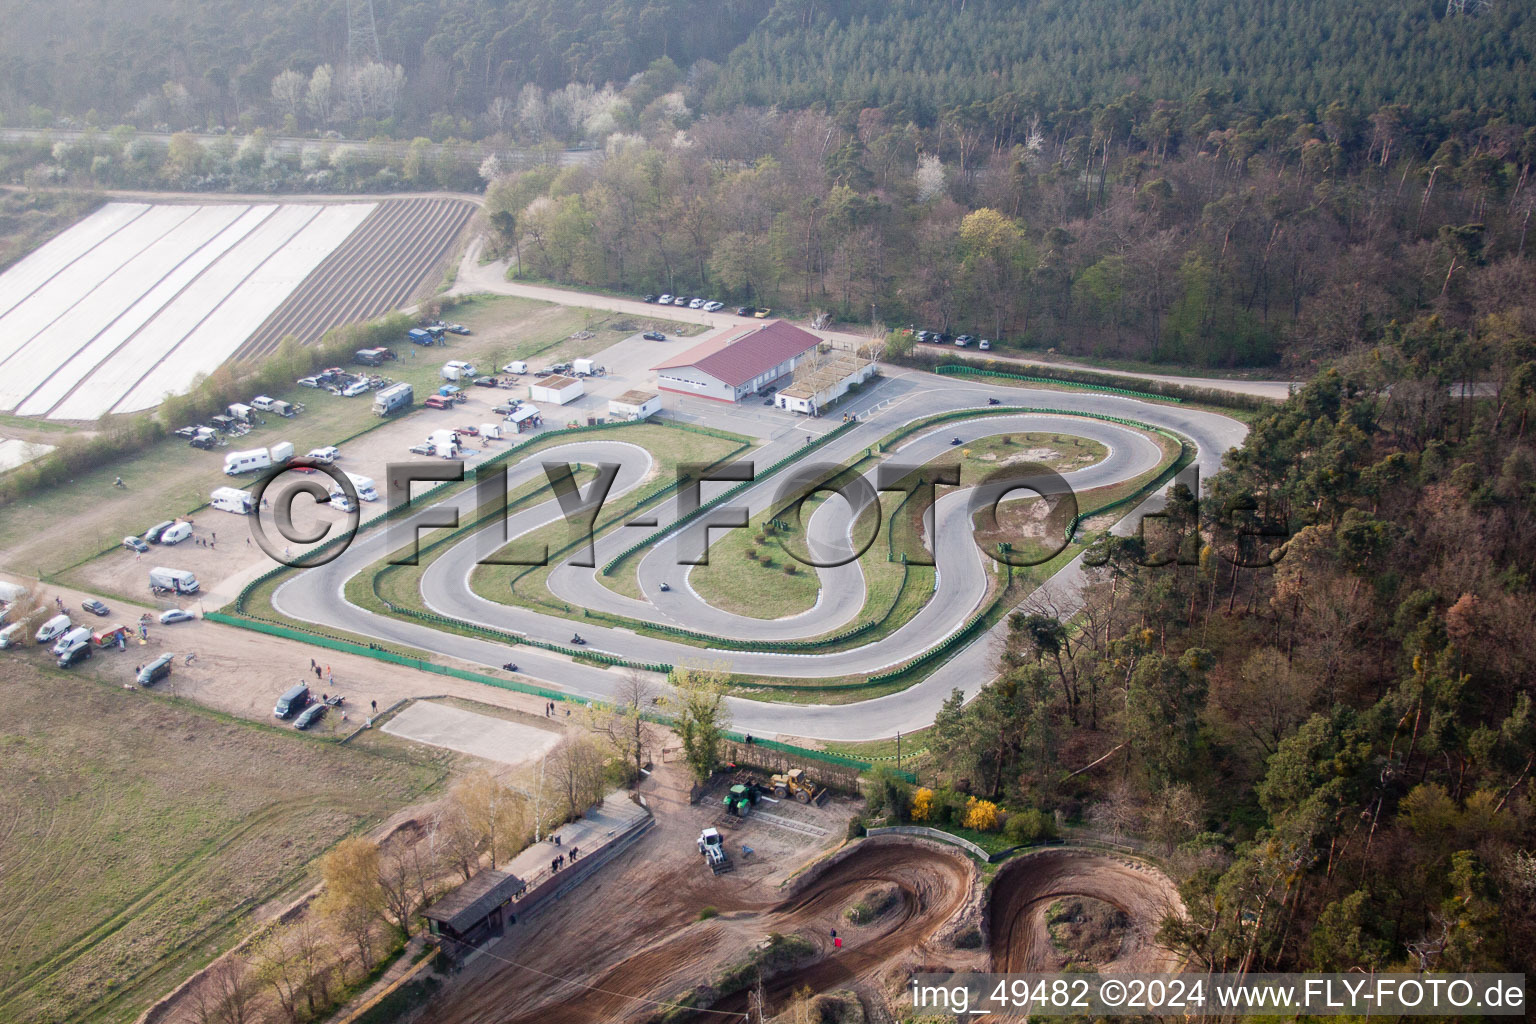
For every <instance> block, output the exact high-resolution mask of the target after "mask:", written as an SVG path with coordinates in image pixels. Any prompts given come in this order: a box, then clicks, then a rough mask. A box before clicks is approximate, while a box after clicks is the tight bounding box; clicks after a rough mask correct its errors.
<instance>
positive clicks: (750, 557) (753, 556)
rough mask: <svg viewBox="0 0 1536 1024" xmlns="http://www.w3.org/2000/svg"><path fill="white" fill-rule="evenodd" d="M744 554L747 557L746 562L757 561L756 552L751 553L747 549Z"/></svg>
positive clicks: (751, 551)
mask: <svg viewBox="0 0 1536 1024" xmlns="http://www.w3.org/2000/svg"><path fill="white" fill-rule="evenodd" d="M744 554H745V555H746V556H747V560H748V561H750V562H755V561H757V552H756V551H753V550H752V549H751V548H747V550H746V551H745V552H744Z"/></svg>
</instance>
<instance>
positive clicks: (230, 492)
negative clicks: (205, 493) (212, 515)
mask: <svg viewBox="0 0 1536 1024" xmlns="http://www.w3.org/2000/svg"><path fill="white" fill-rule="evenodd" d="M208 504H209V505H210V506H211V507H213V508H216V509H218V510H219V511H220V512H233V513H234V514H235V515H237V516H248V515H250V514H251V513H252V512H253V511H255V509H256V502H255V499H253V498H252V497H251V492H250V491H242V490H241V489H240V488H238V487H215V488H214V489H213V494H212V495H210V496H209V500H208Z"/></svg>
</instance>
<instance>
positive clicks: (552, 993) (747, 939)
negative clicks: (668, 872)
mask: <svg viewBox="0 0 1536 1024" xmlns="http://www.w3.org/2000/svg"><path fill="white" fill-rule="evenodd" d="M696 866H697V865H694V864H692V863H690V864H689V865H688V867H689V868H695V867H696ZM972 871H973V869H972V867H971V866H970V864H969V863H968V862H966V861H965V860H964V859H963V858H961V857H959V856H957V855H955V854H951V853H949V852H947V851H945V850H943V849H940V848H938V847H936V846H931V845H928V844H922V843H915V842H892V841H887V840H882V841H878V842H877V841H868V842H865V843H861V844H859V845H858V846H856V847H854V848H852V849H850V850H849V851H848V853H847V854H846V855H845V856H842V857H840V858H838V859H836V860H834V861H833V862H831V863H830V864H829V865H828V866H827V867H826V868H824V869H823V870H822V871H820V872H819V873H818V874H816V875H814V876H813V877H812V878H810V879H809V880H807V881H805V882H802V883H800V884H799V885H798V886H797V892H796V894H795V895H793V896H791V897H789V898H787V899H784V900H782V901H779V902H777V903H758V904H753V903H744V902H736V903H734V904H733V903H732V901H731V900H730V898H729V897H728V896H726V894H725V893H724V892H722V887H721V886H718V885H716V884H714V882H715V880H713V879H709V876H708V875H707V873H705V874H703V876H702V877H703V878H704V879H708V881H706V882H703V883H701V886H700V890H701V891H698V892H690V893H687V894H680V893H679V892H678V891H677V889H676V888H675V886H676V885H677V883H679V882H682V881H683V879H682V878H679V877H676V876H675V875H674V876H672V877H670V878H668V879H667V880H665V881H663V880H662V879H661V878H659V877H658V879H657V885H658V886H660V887H661V888H658V889H651V888H649V887H645V888H637V889H634V890H631V891H629V892H626V893H624V894H623V895H622V897H619V898H617V899H609V900H608V901H607V904H606V905H607V914H606V919H605V920H604V921H602V923H601V924H599V925H597V926H596V927H595V928H594V929H593V930H591V931H589V932H588V933H586V934H583V935H572V934H570V933H568V932H567V931H565V930H564V929H563V928H562V927H561V926H560V925H558V924H557V923H556V921H555V920H554V919H553V918H552V919H551V920H548V921H541V922H540V924H541V928H540V932H541V934H542V935H545V936H549V939H547V940H546V941H544V942H539V943H536V944H534V945H531V946H525V947H524V948H522V949H520V950H514V949H509V948H508V945H509V944H506V943H504V944H502V945H501V946H499V947H498V948H497V949H496V951H495V952H496V953H498V954H501V955H502V956H504V957H505V958H506V961H513V960H515V962H516V964H517V965H518V966H519V967H523V968H532V970H527V969H523V970H519V969H517V968H516V967H512V966H511V964H509V963H507V962H506V961H503V962H502V963H501V965H500V967H501V969H498V970H496V971H495V974H496V975H497V977H496V983H495V984H494V985H482V986H472V987H468V988H466V989H463V990H461V991H460V992H459V993H458V994H457V998H450V999H449V1000H447V1001H445V1002H444V1003H442V1004H439V1005H437V1006H434V1007H432V1008H430V1009H429V1011H428V1012H427V1014H426V1016H425V1017H424V1020H426V1021H431V1022H436V1024H447V1022H454V1024H459V1022H462V1024H469V1022H472V1021H481V1020H490V1019H495V1020H496V1021H498V1024H535V1022H543V1021H548V1020H551V1019H558V1020H560V1021H561V1022H562V1024H576V1022H582V1021H592V1022H598V1021H601V1022H612V1021H621V1020H645V1019H647V1018H649V1017H650V1016H651V1015H652V1014H654V1013H656V1012H657V1010H658V1006H657V1005H656V1002H652V1003H649V1004H648V1003H647V1002H644V1001H641V1000H640V999H637V997H642V998H643V999H649V1000H655V1001H657V1002H670V1001H672V1000H673V999H675V998H676V997H678V996H679V995H680V993H682V992H683V991H685V990H686V989H687V988H688V986H689V985H702V984H703V983H705V982H707V981H708V980H710V979H712V978H717V977H719V976H721V975H722V974H723V973H725V970H726V968H727V967H728V966H729V965H730V964H732V963H734V962H736V961H738V960H740V959H742V958H743V955H744V952H745V951H746V950H748V949H750V948H751V947H752V946H753V945H754V944H756V943H758V942H760V941H761V940H762V939H763V937H764V936H766V935H770V934H773V933H780V934H783V935H798V936H802V937H803V938H804V939H806V940H808V941H809V942H810V943H811V944H812V945H813V946H814V947H815V953H814V954H813V957H814V958H813V959H811V960H810V961H809V962H808V963H805V964H804V965H803V966H800V967H795V968H792V969H790V970H788V971H787V972H785V973H783V974H781V975H779V976H777V977H775V978H774V979H772V980H771V981H770V982H768V983H767V984H765V985H764V992H765V994H766V995H767V996H768V1001H769V1004H770V1005H777V1004H780V1003H783V1002H785V1001H786V1000H787V999H788V998H789V997H790V995H791V994H792V993H793V992H794V991H796V990H799V989H801V988H804V987H806V986H809V987H810V988H811V989H812V990H814V991H817V992H825V991H828V990H830V989H835V988H845V987H847V985H848V983H849V982H851V981H853V980H854V979H857V978H859V977H862V976H864V975H867V974H869V973H871V972H873V971H875V970H877V969H878V968H880V967H881V966H883V965H884V964H886V963H887V962H888V961H889V960H890V959H891V958H893V957H896V956H900V955H905V954H907V953H909V952H910V951H912V950H913V949H915V948H918V947H920V946H921V945H922V944H923V943H924V942H925V941H926V940H927V939H928V938H929V937H930V936H931V935H933V933H934V932H936V931H937V930H938V929H939V928H940V927H942V926H943V925H944V923H945V922H946V921H948V920H949V918H950V917H951V916H953V915H954V914H955V912H956V911H957V910H958V909H959V908H960V906H961V904H962V903H963V902H964V901H965V898H966V894H967V893H968V892H969V891H970V887H971V874H972ZM688 874H689V876H697V875H699V874H700V873H699V872H696V871H690V872H689V873H688ZM722 877H725V878H729V876H722ZM668 886H671V887H673V888H671V891H666V889H667V887H668ZM886 887H890V888H893V889H895V890H896V895H895V899H894V902H893V904H892V905H891V907H890V908H889V909H888V910H886V912H885V913H883V914H881V915H880V916H879V917H878V918H877V919H875V920H873V921H871V922H870V923H869V924H868V925H864V926H859V927H854V926H850V925H849V924H848V922H847V920H846V919H845V918H844V916H843V912H844V910H845V909H846V908H847V907H848V906H849V905H850V904H852V903H854V902H855V901H857V900H858V899H860V898H862V897H864V896H866V895H868V894H869V893H870V892H871V891H872V890H878V889H883V888H886ZM705 889H707V890H710V891H709V892H708V893H707V895H706V892H705V891H703V890H705ZM617 895H618V894H615V896H617ZM680 896H681V897H683V898H679V897H680ZM722 896H725V897H726V898H723V899H722V898H721V897H722ZM706 901H707V902H708V903H709V904H711V905H713V906H716V907H717V908H718V909H719V911H720V914H719V916H718V917H712V918H709V919H707V920H704V921H699V920H696V919H695V920H683V919H681V918H682V917H683V915H684V914H689V913H694V914H696V907H697V905H698V904H700V903H703V902H706ZM663 908H667V911H670V912H667V911H663ZM683 908H692V909H683ZM833 929H837V930H838V935H839V936H841V937H842V939H843V947H842V948H841V949H836V948H834V940H833V938H832V930H833ZM605 950H631V951H632V952H630V953H629V954H628V955H627V956H625V957H624V958H623V959H622V960H620V961H618V962H617V963H614V964H611V965H610V966H607V967H606V969H603V968H598V969H596V970H594V969H593V968H594V958H595V956H596V955H598V954H599V952H600V951H605ZM475 966H476V967H479V966H480V965H478V964H477V965H475ZM536 972H537V973H536ZM711 995H712V993H711ZM738 1003H739V1004H740V1005H739V1006H738V1005H736V1004H738ZM716 1008H719V1009H734V1010H738V1011H744V1010H745V1008H746V993H745V992H741V993H738V994H735V995H731V996H727V997H725V998H724V999H722V1000H720V1001H719V1002H717V1003H716ZM555 1011H558V1016H557V1017H552V1016H551V1014H552V1013H554V1012H555Z"/></svg>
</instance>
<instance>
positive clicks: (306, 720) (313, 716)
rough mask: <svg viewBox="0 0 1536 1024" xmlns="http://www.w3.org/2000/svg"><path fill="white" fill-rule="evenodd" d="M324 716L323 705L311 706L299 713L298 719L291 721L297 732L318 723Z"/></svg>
mask: <svg viewBox="0 0 1536 1024" xmlns="http://www.w3.org/2000/svg"><path fill="white" fill-rule="evenodd" d="M324 714H325V705H324V704H311V705H310V706H309V707H307V708H305V709H304V710H303V711H301V712H299V717H298V718H295V719H294V720H293V727H294V728H295V729H299V730H304V729H308V728H309V727H310V726H312V725H314V724H315V723H316V722H318V721H320V718H321V716H322V715H324Z"/></svg>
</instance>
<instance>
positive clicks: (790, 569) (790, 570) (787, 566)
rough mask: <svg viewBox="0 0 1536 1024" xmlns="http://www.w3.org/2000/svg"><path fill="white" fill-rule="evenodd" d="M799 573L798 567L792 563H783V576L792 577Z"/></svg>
mask: <svg viewBox="0 0 1536 1024" xmlns="http://www.w3.org/2000/svg"><path fill="white" fill-rule="evenodd" d="M799 571H800V569H799V567H797V566H796V565H795V563H794V562H785V563H784V575H785V576H793V575H794V574H795V573H797V572H799Z"/></svg>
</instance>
